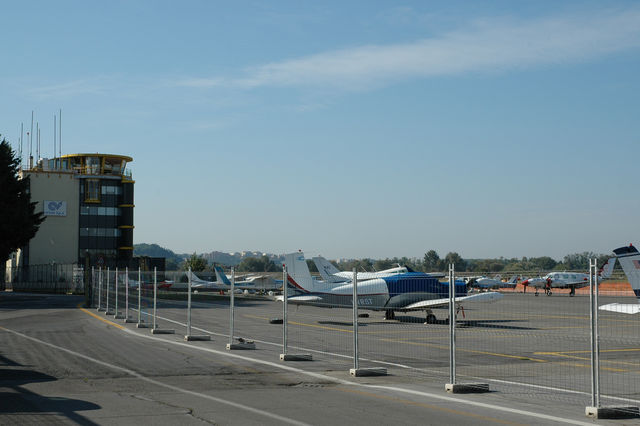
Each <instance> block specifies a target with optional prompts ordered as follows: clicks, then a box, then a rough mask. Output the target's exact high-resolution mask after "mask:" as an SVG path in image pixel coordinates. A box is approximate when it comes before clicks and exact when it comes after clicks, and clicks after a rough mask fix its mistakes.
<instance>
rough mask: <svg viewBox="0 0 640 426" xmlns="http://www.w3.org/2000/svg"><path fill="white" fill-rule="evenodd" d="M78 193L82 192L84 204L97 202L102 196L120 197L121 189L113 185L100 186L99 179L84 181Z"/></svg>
mask: <svg viewBox="0 0 640 426" xmlns="http://www.w3.org/2000/svg"><path fill="white" fill-rule="evenodd" d="M80 191H82V192H84V200H85V202H91V203H95V202H99V201H100V194H102V195H121V194H122V187H121V186H115V185H100V179H86V181H85V183H83V185H81V186H80Z"/></svg>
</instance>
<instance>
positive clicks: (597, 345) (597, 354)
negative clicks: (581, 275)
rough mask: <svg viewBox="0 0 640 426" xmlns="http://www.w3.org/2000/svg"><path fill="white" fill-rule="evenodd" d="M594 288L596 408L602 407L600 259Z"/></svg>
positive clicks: (594, 260) (596, 269)
mask: <svg viewBox="0 0 640 426" xmlns="http://www.w3.org/2000/svg"><path fill="white" fill-rule="evenodd" d="M593 286H594V287H595V299H594V303H593V314H594V315H593V316H594V320H593V323H594V326H595V330H594V331H595V333H594V336H595V350H596V351H595V369H596V380H595V383H596V401H595V403H596V405H594V407H600V328H599V326H598V297H599V294H600V289H599V288H598V259H593Z"/></svg>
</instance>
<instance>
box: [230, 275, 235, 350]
mask: <svg viewBox="0 0 640 426" xmlns="http://www.w3.org/2000/svg"><path fill="white" fill-rule="evenodd" d="M235 289H236V271H235V268H234V267H233V266H232V267H231V296H230V297H229V300H230V310H229V345H232V344H233V317H234V309H235Z"/></svg>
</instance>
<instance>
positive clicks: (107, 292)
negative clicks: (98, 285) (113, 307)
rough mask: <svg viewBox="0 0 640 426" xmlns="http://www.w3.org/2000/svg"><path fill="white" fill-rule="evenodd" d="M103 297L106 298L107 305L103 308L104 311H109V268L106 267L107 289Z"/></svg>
mask: <svg viewBox="0 0 640 426" xmlns="http://www.w3.org/2000/svg"><path fill="white" fill-rule="evenodd" d="M104 297H105V299H107V307H106V308H105V310H104V311H105V312H106V313H109V269H107V291H106V292H105V295H104Z"/></svg>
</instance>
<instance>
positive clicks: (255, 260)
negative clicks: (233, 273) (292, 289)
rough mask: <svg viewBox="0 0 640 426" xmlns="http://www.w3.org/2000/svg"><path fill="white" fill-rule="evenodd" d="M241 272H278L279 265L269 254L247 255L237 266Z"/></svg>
mask: <svg viewBox="0 0 640 426" xmlns="http://www.w3.org/2000/svg"><path fill="white" fill-rule="evenodd" d="M237 270H238V271H239V272H276V271H278V270H279V269H278V267H277V266H276V264H275V263H273V261H271V260H270V259H269V258H268V257H267V256H262V257H247V258H245V259H242V262H240V263H239V264H238V266H237Z"/></svg>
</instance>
